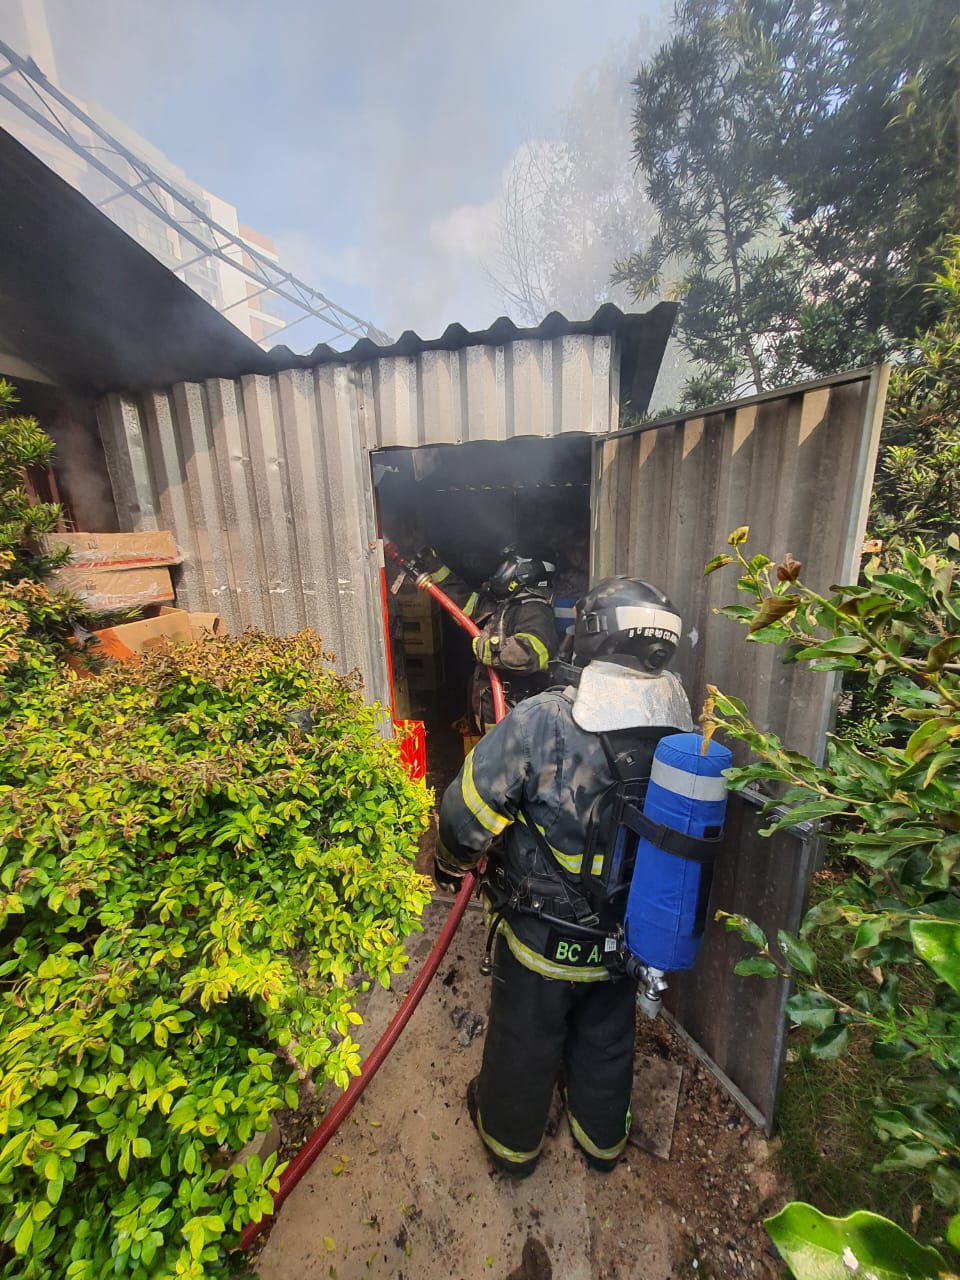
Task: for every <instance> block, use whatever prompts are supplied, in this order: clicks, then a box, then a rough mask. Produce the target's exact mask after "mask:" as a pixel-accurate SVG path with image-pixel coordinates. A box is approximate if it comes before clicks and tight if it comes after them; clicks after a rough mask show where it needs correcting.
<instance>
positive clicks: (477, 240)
mask: <svg viewBox="0 0 960 1280" xmlns="http://www.w3.org/2000/svg"><path fill="white" fill-rule="evenodd" d="M46 7H47V16H48V21H49V25H50V30H51V35H52V38H53V42H54V46H55V52H56V57H57V68H58V72H59V78H60V83H61V84H62V86H63V87H64V89H66V90H67V91H68V92H71V93H73V94H75V95H76V96H78V97H81V98H84V99H87V100H92V101H95V102H99V103H101V104H102V105H103V106H105V107H107V108H108V109H109V110H110V111H111V112H112V113H113V114H114V115H116V116H118V117H119V118H120V119H122V120H124V121H125V122H127V123H128V124H129V125H130V126H131V127H132V128H134V129H136V130H137V131H138V132H140V133H141V134H143V135H144V136H145V137H147V138H148V139H150V141H152V142H153V143H154V144H155V145H156V146H157V147H159V148H160V149H161V150H162V151H164V152H165V153H166V154H167V155H168V156H169V157H170V159H171V160H172V161H174V163H176V164H177V165H179V166H180V167H181V168H182V169H184V170H185V171H186V172H187V173H188V174H189V175H190V177H191V178H193V179H194V180H195V181H197V182H199V183H200V184H201V185H203V186H204V187H206V188H207V189H208V190H211V191H213V192H215V193H216V194H217V195H220V196H222V197H223V198H224V199H227V200H229V201H230V202H232V203H233V204H235V205H236V206H237V208H238V210H239V212H240V217H241V219H242V220H243V221H244V222H246V223H248V224H249V225H250V226H252V227H254V228H256V229H257V230H260V231H262V232H264V233H265V234H267V235H271V236H272V237H273V238H274V239H275V240H276V241H277V244H278V246H279V248H280V250H281V256H282V259H283V261H284V264H285V265H286V266H288V267H289V268H290V269H292V270H294V271H296V272H298V273H299V274H300V275H301V276H302V277H303V278H304V279H306V280H307V281H309V282H310V283H311V284H314V285H315V286H316V287H318V288H320V289H323V290H325V291H326V292H328V293H329V294H330V295H331V296H332V297H333V298H334V299H335V300H336V301H338V302H340V303H341V304H342V305H344V306H347V307H349V308H350V309H351V310H354V311H356V312H358V313H359V314H361V315H364V316H366V317H367V318H368V319H371V320H373V321H374V322H375V323H377V324H378V325H380V326H381V327H382V328H385V329H387V330H388V331H389V332H391V333H393V334H394V335H397V334H399V332H400V331H401V330H402V329H404V328H414V329H417V330H418V331H419V332H420V333H421V334H422V335H423V336H426V337H429V336H435V335H436V334H438V333H439V332H440V331H441V330H442V329H443V328H444V327H445V325H447V324H448V323H451V322H453V321H459V322H460V323H463V324H465V325H467V326H468V327H480V326H485V325H487V324H489V323H490V322H491V321H492V320H493V319H494V318H495V317H496V315H497V314H499V313H500V312H501V311H502V310H503V306H502V304H501V303H500V302H499V301H498V299H497V297H496V295H495V293H494V291H493V289H492V287H491V286H490V285H489V284H488V282H487V281H486V279H485V277H484V274H483V271H482V268H481V266H480V260H481V258H483V257H484V256H486V252H487V245H488V241H489V235H490V232H491V227H492V225H493V220H494V218H495V208H496V201H497V198H498V195H499V191H500V182H501V175H502V173H503V171H504V168H505V166H506V165H507V164H508V163H509V161H510V158H511V156H512V155H513V154H514V152H515V151H516V149H517V147H519V146H520V145H521V144H522V143H523V142H524V141H526V140H529V139H531V138H536V137H544V136H546V137H549V136H551V132H552V131H553V130H554V129H556V128H557V125H558V121H559V120H560V118H561V117H562V115H563V113H564V111H565V109H566V107H567V105H568V103H569V102H570V99H571V95H572V93H573V89H574V87H575V84H576V82H577V79H578V78H579V77H582V76H584V75H586V74H588V73H589V72H590V70H591V68H592V67H593V66H595V64H596V63H597V62H598V61H599V60H601V59H602V58H605V57H610V56H611V55H613V56H615V55H616V51H617V49H618V48H620V47H624V46H626V45H628V44H629V43H630V42H631V40H632V39H633V38H635V36H636V33H637V30H638V27H639V25H640V23H641V21H642V20H643V18H644V17H649V16H652V15H653V14H658V13H660V12H661V11H662V5H661V3H660V0H595V2H594V3H559V4H557V3H552V4H551V3H548V2H547V0H484V3H483V4H478V5H466V4H450V3H441V2H440V0H407V2H406V3H397V2H396V0H395V2H394V3H390V2H389V0H368V2H367V3H356V2H354V3H352V4H351V3H349V2H348V3H340V4H331V3H326V2H323V3H309V2H308V0H273V3H269V4H268V3H265V2H264V0H164V2H163V3H157V2H156V0H46ZM624 164H629V156H628V155H625V156H624Z"/></svg>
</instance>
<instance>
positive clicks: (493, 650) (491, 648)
mask: <svg viewBox="0 0 960 1280" xmlns="http://www.w3.org/2000/svg"><path fill="white" fill-rule="evenodd" d="M472 648H473V656H474V657H475V658H476V660H477V661H478V662H482V663H483V665H484V666H485V667H492V666H493V665H494V663H495V662H496V660H497V656H498V654H499V652H500V636H499V634H498V633H497V632H496V630H493V631H488V630H487V628H486V627H485V628H484V629H483V630H482V631H481V632H480V634H479V635H478V636H474V637H473V644H472Z"/></svg>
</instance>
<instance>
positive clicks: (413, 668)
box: [396, 586, 444, 692]
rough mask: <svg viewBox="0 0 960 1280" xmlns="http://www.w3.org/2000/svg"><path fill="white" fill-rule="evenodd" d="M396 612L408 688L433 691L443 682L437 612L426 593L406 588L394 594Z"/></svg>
mask: <svg viewBox="0 0 960 1280" xmlns="http://www.w3.org/2000/svg"><path fill="white" fill-rule="evenodd" d="M396 609H397V614H398V616H399V620H400V643H401V645H402V647H403V654H404V668H405V671H406V676H407V679H408V681H409V682H410V688H411V689H417V690H420V691H426V692H433V691H435V690H437V689H439V688H440V686H441V685H442V684H443V679H444V668H443V631H442V627H441V623H440V610H439V608H438V606H437V605H436V604H435V603H434V601H433V600H432V599H431V597H430V595H429V594H428V593H427V592H426V591H417V590H416V588H414V587H406V586H405V587H404V588H403V589H402V590H400V591H399V592H398V593H397V597H396Z"/></svg>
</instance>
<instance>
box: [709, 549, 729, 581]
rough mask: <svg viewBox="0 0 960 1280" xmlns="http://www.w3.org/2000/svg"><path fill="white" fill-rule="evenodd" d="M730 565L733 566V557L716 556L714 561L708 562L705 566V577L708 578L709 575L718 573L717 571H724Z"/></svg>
mask: <svg viewBox="0 0 960 1280" xmlns="http://www.w3.org/2000/svg"><path fill="white" fill-rule="evenodd" d="M728 564H733V556H727V555H722V554H721V555H718V556H714V557H713V559H712V560H708V561H707V563H706V564H705V565H704V569H703V576H704V577H706V576H707V574H708V573H714V572H716V570H717V569H722V568H723V567H724V566H725V565H728Z"/></svg>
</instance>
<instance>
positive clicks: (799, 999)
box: [786, 991, 836, 1031]
mask: <svg viewBox="0 0 960 1280" xmlns="http://www.w3.org/2000/svg"><path fill="white" fill-rule="evenodd" d="M786 1009H787V1016H788V1017H789V1019H790V1021H791V1022H793V1023H795V1024H796V1025H797V1026H798V1027H814V1028H816V1030H818V1031H823V1030H824V1029H825V1028H826V1027H830V1026H833V1022H834V1018H835V1017H836V1013H835V1011H834V1008H833V1005H832V1004H831V1003H830V1001H829V1000H828V999H827V997H826V996H822V995H820V993H819V992H818V991H798V992H796V993H795V994H794V995H792V996H791V997H790V999H789V1000H788V1001H787V1006H786Z"/></svg>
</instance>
